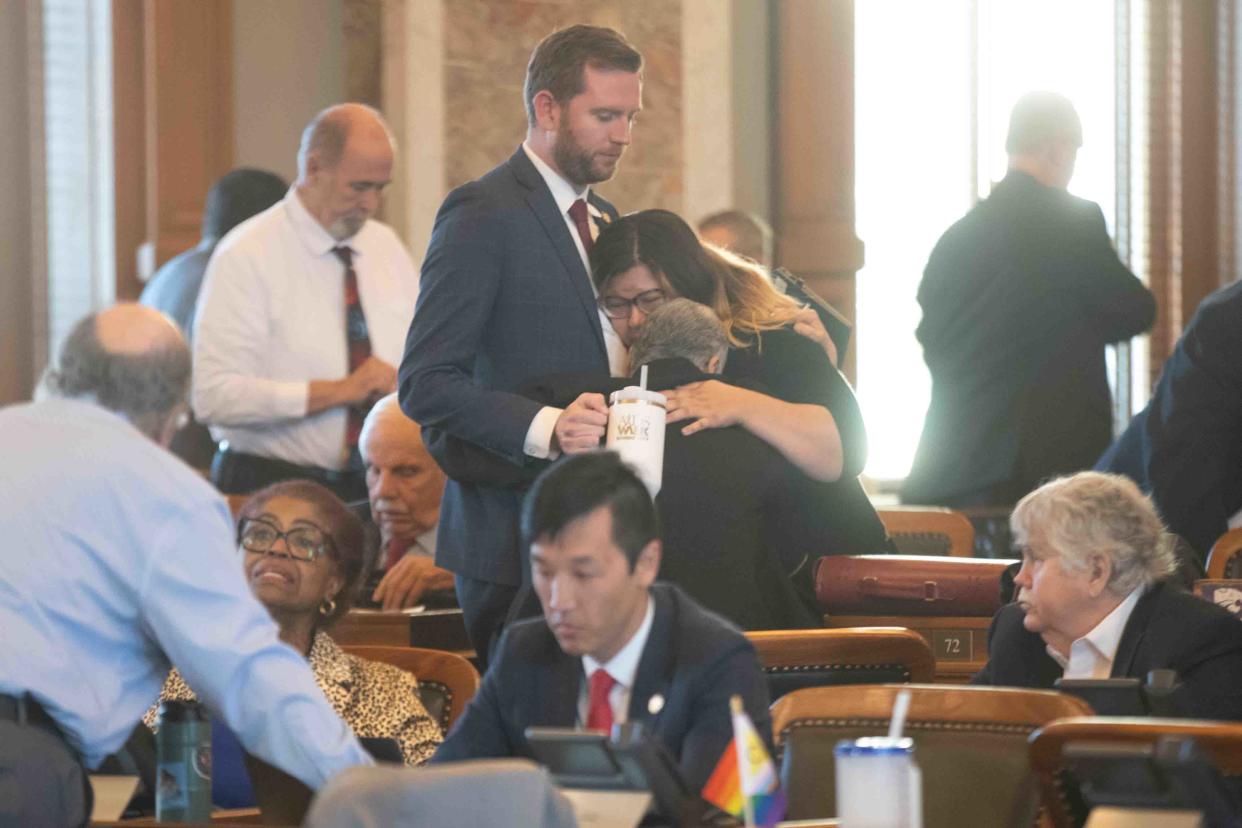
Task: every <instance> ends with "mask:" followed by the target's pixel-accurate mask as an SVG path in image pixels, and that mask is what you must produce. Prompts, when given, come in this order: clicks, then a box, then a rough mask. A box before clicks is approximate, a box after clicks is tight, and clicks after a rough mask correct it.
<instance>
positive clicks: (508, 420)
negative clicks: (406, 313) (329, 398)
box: [399, 148, 616, 585]
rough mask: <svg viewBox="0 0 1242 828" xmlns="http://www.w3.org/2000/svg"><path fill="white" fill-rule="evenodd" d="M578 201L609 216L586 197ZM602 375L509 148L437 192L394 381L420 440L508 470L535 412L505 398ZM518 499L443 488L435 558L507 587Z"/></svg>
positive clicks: (582, 278) (565, 262)
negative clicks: (454, 441)
mask: <svg viewBox="0 0 1242 828" xmlns="http://www.w3.org/2000/svg"><path fill="white" fill-rule="evenodd" d="M591 200H592V203H594V204H595V205H596V206H597V207H599V208H600V209H601V210H602V211H603V212H604V213H606V214H608V215H610V216H614V217H615V216H616V211H615V210H614V209H613V208H612V205H610V204H608V203H607V202H605V201H603V200H602V199H599V198H598V197H597V196H595V195H594V194H592V196H591ZM566 371H600V372H603V373H607V371H608V357H607V352H606V351H605V346H604V335H603V330H602V329H601V327H600V321H599V312H598V308H597V306H596V304H595V296H594V294H593V293H592V290H591V283H590V280H589V279H588V276H587V271H586V268H585V267H584V266H583V264H582V259H581V258H580V257H579V255H578V250H577V248H576V247H575V246H574V242H573V238H572V237H571V236H570V235H569V228H568V227H567V226H566V224H565V219H564V218H563V217H562V216H561V214H560V212H559V211H558V210H557V208H556V202H555V201H554V200H553V199H552V194H551V192H550V191H549V190H548V187H547V185H546V184H545V183H544V181H543V179H542V178H541V177H540V176H539V172H538V171H537V170H536V169H535V166H534V165H533V164H532V163H531V161H530V159H529V158H528V157H527V156H526V153H525V152H524V151H523V150H522V149H520V148H519V149H518V151H517V152H515V153H514V154H513V157H512V158H510V159H509V160H508V161H506V162H505V163H504V164H502V165H500V166H499V167H497V168H496V169H494V170H492V171H491V172H489V173H488V174H487V175H485V176H483V177H482V178H480V179H478V180H477V181H472V182H470V183H469V184H465V185H463V186H461V187H458V188H457V189H456V190H454V191H453V192H451V193H449V195H448V197H447V198H446V199H445V200H444V204H443V205H441V207H440V212H439V214H438V215H437V216H436V222H435V227H434V229H433V230H432V235H431V244H430V246H429V247H428V249H427V256H426V258H425V259H424V260H423V268H422V277H421V283H420V287H419V297H418V306H417V308H416V309H415V312H414V321H413V322H412V323H411V325H410V333H409V336H408V337H407V339H406V348H405V357H404V359H403V360H402V362H401V369H400V372H399V380H400V389H399V390H400V398H401V408H402V409H403V410H404V411H405V412H406V414H408V415H409V416H410V417H412V418H413V419H414V420H416V421H418V422H419V423H420V424H421V425H422V426H423V435H424V439H428V440H430V439H435V435H436V433H437V432H446V433H449V434H452V435H454V436H456V437H459V438H461V439H464V440H468V441H470V442H471V443H475V444H477V445H480V446H484V447H486V448H488V449H489V450H491V451H494V452H497V453H499V454H501V455H503V456H505V457H507V458H509V460H510V461H511V462H513V463H515V464H519V465H520V464H523V463H525V462H526V460H527V458H526V456H525V455H524V453H523V445H524V443H525V437H526V432H527V429H528V428H529V426H530V423H531V420H532V419H534V416H535V414H536V413H537V412H538V411H539V408H540V406H539V403H537V402H535V401H533V400H530V399H527V398H526V397H523V396H521V395H518V394H515V393H513V392H514V389H516V388H517V387H518V386H519V385H521V384H522V383H523V382H525V381H526V380H528V379H530V378H532V377H539V376H544V375H546V374H554V373H561V372H566ZM519 505H520V504H519V499H518V494H517V493H515V492H514V491H512V490H508V489H503V488H498V487H494V486H486V485H470V484H464V483H461V482H459V481H454V480H450V481H449V482H448V485H447V487H446V488H445V492H444V500H443V502H442V504H441V507H440V535H439V549H437V550H436V562H437V563H438V564H439V565H440V566H443V567H445V568H446V569H450V570H452V571H453V572H455V573H457V574H459V575H465V576H467V577H470V578H475V579H478V580H482V581H488V582H491V583H500V584H513V585H516V584H518V583H520V582H521V568H520V565H519V560H518V551H517V515H518V510H519Z"/></svg>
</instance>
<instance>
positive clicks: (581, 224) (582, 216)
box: [569, 198, 595, 258]
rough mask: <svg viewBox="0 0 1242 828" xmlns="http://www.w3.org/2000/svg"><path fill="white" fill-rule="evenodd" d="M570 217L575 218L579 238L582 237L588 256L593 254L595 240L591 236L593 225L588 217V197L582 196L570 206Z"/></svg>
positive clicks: (583, 247) (583, 246)
mask: <svg viewBox="0 0 1242 828" xmlns="http://www.w3.org/2000/svg"><path fill="white" fill-rule="evenodd" d="M569 217H570V218H571V219H573V220H574V226H575V227H577V228H578V238H580V239H582V249H583V250H584V251H585V252H586V254H587V257H588V258H590V256H591V245H593V244H594V243H595V240H594V239H592V238H591V225H590V222H589V221H588V219H587V203H586V199H584V198H580V199H578V200H577V201H575V202H574V203H573V204H571V205H570V207H569Z"/></svg>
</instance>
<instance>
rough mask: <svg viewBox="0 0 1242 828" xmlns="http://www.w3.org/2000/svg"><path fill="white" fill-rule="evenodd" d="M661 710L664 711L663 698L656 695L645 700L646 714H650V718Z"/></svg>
mask: <svg viewBox="0 0 1242 828" xmlns="http://www.w3.org/2000/svg"><path fill="white" fill-rule="evenodd" d="M663 709H664V697H663V696H661V695H660V694H659V693H656V694H655V695H654V696H652V697H651V698H650V699H648V700H647V712H648V713H650V714H651V715H652V716H654V715H656V714H657V713H659V712H660V711H661V710H663Z"/></svg>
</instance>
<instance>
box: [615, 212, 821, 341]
mask: <svg viewBox="0 0 1242 828" xmlns="http://www.w3.org/2000/svg"><path fill="white" fill-rule="evenodd" d="M640 264H641V265H644V266H645V267H647V268H648V269H649V270H650V271H651V272H652V273H653V274H655V275H656V277H657V278H658V279H661V280H662V281H663V282H665V283H666V284H667V285H668V287H669V288H671V289H672V290H673V292H675V293H676V294H677V295H678V296H684V297H685V298H687V299H692V300H693V301H695V302H698V303H700V304H703V305H707V306H708V307H709V308H711V309H712V310H713V311H715V313H716V316H717V317H718V318H719V319H720V321H721V322H722V323H723V324H724V327H725V333H726V334H727V335H728V337H729V343H730V344H731V345H734V346H739V347H741V346H745V345H746V344H748V340H750V339H752V338H754V337H756V335H757V334H759V333H761V332H763V331H772V330H776V329H777V328H782V327H784V326H785V325H788V324H789V323H790V322H792V321H793V319H794V317H795V316H797V315H798V311H799V310H800V308H799V307H798V303H797V302H795V301H794V300H792V299H790V298H789V297H788V296H785V295H784V294H782V293H779V292H778V291H777V290H776V288H774V287H772V284H771V283H770V282H769V281H768V279H767V277H766V276H765V275H764V272H763V269H762V268H760V267H759V266H758V265H756V264H754V263H753V262H750V261H749V260H747V259H744V258H742V257H741V256H737V255H734V254H733V253H730V252H729V251H727V250H721V249H720V248H718V247H715V246H713V245H710V244H704V243H702V242H700V241H699V237H698V236H696V235H695V233H694V230H692V229H691V228H690V225H688V224H686V223H685V222H684V221H682V219H681V217H679V216H678V215H677V214H676V213H671V212H669V211H668V210H641V211H639V212H637V213H630V214H629V215H628V216H623V217H621V218H619V219H617V220H616V221H614V222H612V224H610V225H608V226H607V227H605V228H604V229H603V230H602V231H601V232H600V234H599V238H598V239H596V241H595V244H594V246H592V248H591V278H592V279H593V280H594V281H595V286H596V288H598V289H599V292H600V293H601V294H602V293H603V292H604V289H605V288H606V287H607V285H608V282H610V281H611V280H612V279H613V278H614V277H616V276H619V275H621V274H622V273H624V272H625V271H627V270H629V269H630V268H632V267H634V266H635V265H640Z"/></svg>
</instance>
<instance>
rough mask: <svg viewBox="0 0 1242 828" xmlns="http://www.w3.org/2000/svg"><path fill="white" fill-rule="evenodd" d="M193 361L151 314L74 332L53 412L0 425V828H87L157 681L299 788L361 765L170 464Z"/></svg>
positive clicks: (121, 310)
mask: <svg viewBox="0 0 1242 828" xmlns="http://www.w3.org/2000/svg"><path fill="white" fill-rule="evenodd" d="M189 375H190V354H189V350H188V348H187V346H186V344H185V340H184V339H183V338H182V336H181V334H180V333H179V332H178V330H177V328H176V326H175V325H174V324H173V323H172V322H171V321H170V320H169V319H167V318H166V317H164V316H163V315H162V314H160V313H159V312H158V311H155V310H152V309H150V308H145V307H142V306H140V305H118V306H116V307H115V308H112V309H110V310H107V311H103V312H102V313H99V314H98V315H92V316H89V317H87V318H86V319H84V320H83V321H82V322H80V323H79V324H78V325H77V326H76V327H75V328H74V330H73V331H72V332H71V333H70V335H69V337H68V339H66V341H65V344H64V346H63V347H62V349H61V353H60V358H59V360H58V364H57V365H56V367H55V369H54V370H53V371H52V372H50V373H49V376H48V378H47V380H46V381H45V385H46V389H47V397H48V398H46V399H43V400H41V401H39V402H34V403H27V404H23V405H16V406H12V407H9V408H6V409H4V410H0V456H3V457H4V458H5V474H4V475H0V503H3V504H4V507H3V510H2V511H0V535H3V537H4V538H5V543H4V544H2V545H0V630H3V636H4V644H3V646H0V825H22V826H39V825H54V826H64V825H81V824H85V821H86V819H87V818H88V817H89V813H90V790H89V787H88V786H87V785H86V780H85V775H84V771H83V768H84V767H85V768H94V767H96V766H98V765H99V763H100V762H101V761H102V760H103V759H104V758H105V757H106V756H107V755H108V754H111V753H114V752H116V751H117V749H118V748H120V747H121V745H122V744H123V743H124V742H125V740H126V737H127V736H129V734H130V732H131V731H132V730H133V728H134V725H135V724H136V723H137V722H138V720H139V719H140V718H141V716H142V714H143V712H145V710H146V709H147V707H149V706H150V704H151V701H152V700H153V699H155V698H156V697H157V696H158V695H159V690H160V686H161V685H162V684H163V681H164V676H165V675H166V674H167V673H168V668H169V664H170V662H171V663H172V664H173V665H175V666H176V667H178V668H179V669H180V670H181V672H182V673H183V674H184V675H185V677H186V679H187V680H188V681H190V682H192V683H193V685H194V686H195V687H196V688H198V689H199V692H200V693H201V695H202V698H203V701H204V702H205V703H206V705H207V707H208V708H209V709H210V711H211V713H212V715H218V716H220V717H222V718H223V720H224V721H225V723H226V724H227V725H228V726H229V728H230V729H232V730H233V731H234V732H235V733H237V734H238V737H239V738H240V739H241V741H242V744H243V745H244V746H245V747H246V749H247V750H248V751H250V752H251V753H253V754H255V755H256V756H258V757H260V758H262V759H264V760H266V761H267V762H269V763H271V764H273V765H275V766H277V767H279V768H281V769H283V770H284V771H286V772H287V773H289V774H292V775H293V776H295V777H297V778H298V779H300V780H301V781H302V782H304V783H305V784H307V785H309V786H310V787H312V788H318V787H320V786H321V785H322V784H323V783H324V782H326V781H327V779H328V777H329V776H331V775H332V774H333V773H335V772H336V771H338V770H341V769H343V768H346V767H348V766H351V765H358V764H368V763H369V762H370V760H369V759H368V758H367V756H366V754H364V753H363V751H362V748H361V747H360V746H359V744H358V742H357V740H356V739H355V738H354V736H353V734H352V733H351V732H350V730H349V728H348V727H347V726H346V725H345V723H344V722H343V721H341V719H340V718H339V717H338V716H337V715H336V713H334V712H333V710H332V708H331V707H330V706H329V704H328V702H327V700H326V699H325V698H324V695H323V692H322V691H321V690H320V689H319V687H318V686H317V685H316V683H315V679H314V677H313V676H312V675H311V671H310V667H309V666H308V665H307V663H306V659H305V658H304V657H303V656H302V655H301V654H300V653H297V652H295V651H294V650H293V649H292V648H290V647H288V646H287V645H285V644H282V643H281V642H280V640H279V638H278V636H277V631H276V626H275V624H274V623H273V622H272V620H271V617H270V616H269V615H268V613H267V610H265V609H264V608H263V606H262V605H261V604H260V603H259V602H258V601H257V600H256V599H255V598H254V596H253V595H252V594H251V592H250V588H249V587H248V586H247V584H246V581H245V579H244V578H243V577H242V571H241V568H240V567H239V566H238V565H237V552H236V542H235V536H234V530H233V522H232V519H231V518H230V516H229V511H228V507H227V505H226V504H225V503H224V500H223V499H222V498H221V497H220V495H219V494H218V493H217V492H216V491H215V490H213V489H212V488H211V486H210V485H208V484H207V483H206V482H205V481H204V480H203V479H202V478H201V477H200V476H199V475H197V474H196V473H195V472H194V471H193V470H192V469H191V468H190V467H189V466H187V465H185V464H184V463H183V462H181V461H180V460H178V459H177V458H176V457H174V456H173V455H171V454H170V453H168V451H167V445H168V441H169V440H170V439H171V437H172V434H173V433H174V432H175V430H176V428H177V427H178V424H179V421H180V420H181V419H183V417H184V414H185V403H184V400H185V395H186V391H187V390H188V385H189Z"/></svg>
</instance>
